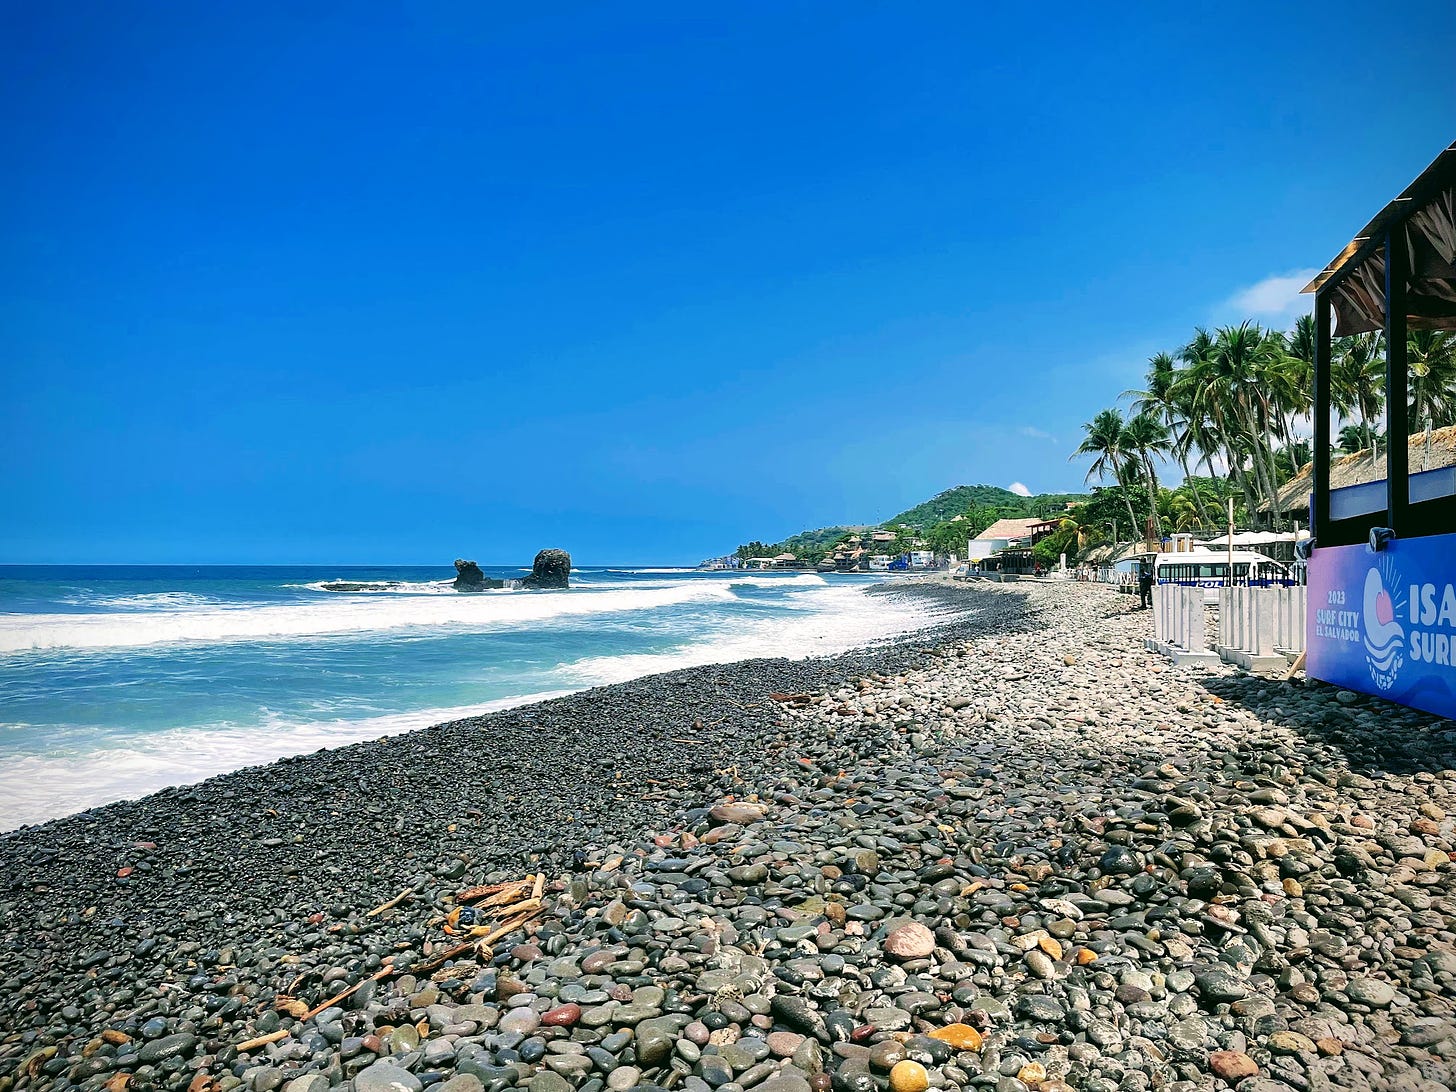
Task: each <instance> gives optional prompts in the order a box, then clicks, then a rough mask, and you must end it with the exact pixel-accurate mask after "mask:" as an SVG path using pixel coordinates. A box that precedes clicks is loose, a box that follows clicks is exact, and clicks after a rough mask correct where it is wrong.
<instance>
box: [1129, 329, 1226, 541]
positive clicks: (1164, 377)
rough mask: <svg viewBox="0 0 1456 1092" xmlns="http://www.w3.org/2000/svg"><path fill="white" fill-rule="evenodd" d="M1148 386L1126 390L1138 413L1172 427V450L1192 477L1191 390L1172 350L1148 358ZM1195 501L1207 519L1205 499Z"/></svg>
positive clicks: (1185, 474) (1186, 476)
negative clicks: (1181, 380)
mask: <svg viewBox="0 0 1456 1092" xmlns="http://www.w3.org/2000/svg"><path fill="white" fill-rule="evenodd" d="M1146 382H1147V388H1146V389H1145V390H1140V391H1124V392H1123V393H1124V394H1126V395H1132V396H1133V404H1132V408H1133V410H1134V411H1135V412H1137V413H1151V414H1153V415H1154V416H1155V417H1157V418H1158V419H1160V420H1161V421H1162V422H1163V423H1164V424H1166V425H1167V426H1168V429H1169V432H1170V440H1171V443H1170V450H1171V451H1172V453H1173V454H1174V456H1175V457H1176V458H1177V459H1178V465H1179V466H1181V467H1182V468H1183V480H1184V481H1187V480H1188V479H1189V477H1191V476H1192V471H1191V470H1189V468H1188V456H1189V454H1190V452H1191V451H1192V450H1193V447H1194V442H1195V437H1196V436H1197V430H1196V429H1195V428H1194V426H1193V423H1192V421H1190V420H1189V417H1190V407H1189V405H1188V397H1187V391H1186V389H1185V388H1183V387H1182V386H1180V384H1179V382H1178V362H1177V361H1176V360H1174V359H1173V357H1172V355H1171V354H1169V353H1157V354H1155V355H1153V356H1151V357H1149V358H1148V377H1147V380H1146ZM1193 503H1194V505H1195V506H1196V508H1197V510H1198V518H1199V520H1200V521H1201V522H1206V521H1207V513H1206V512H1204V510H1203V498H1202V497H1200V496H1199V495H1198V494H1197V493H1196V492H1195V493H1194V494H1193Z"/></svg>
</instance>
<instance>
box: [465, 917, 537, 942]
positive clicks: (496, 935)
mask: <svg viewBox="0 0 1456 1092" xmlns="http://www.w3.org/2000/svg"><path fill="white" fill-rule="evenodd" d="M540 913H541V908H540V907H537V908H536V909H535V910H531V911H529V912H527V913H525V914H522V915H521V916H520V917H517V918H512V919H511V920H510V921H508V922H506V923H505V924H504V925H502V926H500V927H499V928H498V929H493V930H492V931H491V932H489V933H487V934H486V935H485V936H483V937H481V938H480V939H479V940H477V941H474V944H475V946H476V947H477V948H488V947H490V946H491V945H492V944H494V943H495V942H496V941H498V940H500V938H501V937H504V936H509V935H510V934H511V933H514V932H515V931H516V930H517V929H519V928H521V927H522V926H523V925H525V924H526V922H528V921H530V920H531V919H532V918H534V917H537V916H539V915H540Z"/></svg>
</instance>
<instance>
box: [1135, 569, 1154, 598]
mask: <svg viewBox="0 0 1456 1092" xmlns="http://www.w3.org/2000/svg"><path fill="white" fill-rule="evenodd" d="M1138 598H1139V605H1138V609H1139V610H1147V609H1148V608H1149V607H1151V606H1152V605H1153V566H1152V565H1151V564H1150V563H1149V562H1146V561H1144V562H1143V563H1142V564H1141V565H1139V566H1138Z"/></svg>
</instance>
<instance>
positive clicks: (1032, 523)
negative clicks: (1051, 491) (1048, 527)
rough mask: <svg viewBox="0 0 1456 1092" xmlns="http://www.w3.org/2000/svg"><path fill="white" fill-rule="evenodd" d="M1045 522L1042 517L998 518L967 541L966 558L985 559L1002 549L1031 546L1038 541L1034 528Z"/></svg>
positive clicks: (972, 559)
mask: <svg viewBox="0 0 1456 1092" xmlns="http://www.w3.org/2000/svg"><path fill="white" fill-rule="evenodd" d="M1045 523H1046V520H1042V519H998V520H997V521H996V522H995V523H993V524H991V526H989V527H987V528H986V529H985V530H984V531H982V532H981V533H980V534H979V535H977V536H976V537H975V538H973V539H971V540H969V541H968V542H967V543H966V559H967V560H968V561H984V560H985V559H986V558H988V557H990V556H991V555H992V554H997V553H1000V552H1001V551H1002V550H1008V549H1012V548H1015V547H1020V546H1030V545H1032V543H1033V542H1035V541H1036V538H1035V537H1034V535H1033V528H1035V527H1040V526H1043V525H1044V524H1045Z"/></svg>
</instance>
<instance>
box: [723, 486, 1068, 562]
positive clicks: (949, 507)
mask: <svg viewBox="0 0 1456 1092" xmlns="http://www.w3.org/2000/svg"><path fill="white" fill-rule="evenodd" d="M1087 499H1088V498H1087V495H1086V494H1084V493H1039V494H1037V495H1035V496H1031V497H1023V496H1021V495H1019V494H1017V493H1013V492H1011V490H1009V489H1002V488H1001V487H1000V486H999V485H958V486H956V487H955V488H953V489H947V490H945V492H943V493H937V494H936V495H935V496H933V497H931V498H930V499H929V500H928V501H925V502H923V503H921V504H917V505H916V506H915V507H914V508H908V509H906V510H905V511H903V512H901V513H900V514H899V515H897V516H893V517H891V518H890V519H887V520H884V521H883V522H881V523H873V524H861V525H859V526H853V527H851V526H837V527H819V528H816V529H814V530H810V531H800V532H799V533H798V534H796V535H790V536H789V537H788V538H786V539H784V540H783V541H782V542H775V543H773V544H772V545H765V544H764V543H762V542H757V541H755V542H752V543H750V544H749V545H748V546H740V547H739V554H740V556H743V557H750V556H752V557H765V556H767V557H772V556H773V555H775V554H780V553H785V552H787V553H791V554H795V555H797V556H798V557H802V558H808V559H810V560H817V559H818V558H820V557H823V556H824V555H825V554H826V553H828V552H829V548H830V547H831V546H833V545H834V543H836V542H838V541H839V540H840V539H841V538H843V537H844V536H845V535H849V534H853V533H855V532H857V531H864V530H866V529H868V528H870V527H885V528H898V527H911V528H914V529H915V530H916V531H917V532H921V533H924V534H927V535H928V534H929V533H930V532H931V530H932V529H934V528H937V526H938V525H943V524H946V523H947V522H948V521H949V520H953V519H955V517H956V516H964V515H968V514H970V515H971V516H972V518H971V522H970V523H969V524H968V523H964V522H958V523H956V524H955V525H954V526H953V527H949V526H942V527H940V528H939V531H938V532H937V534H936V535H934V536H933V538H934V539H935V544H936V546H937V548H940V547H939V540H940V539H941V538H945V539H946V540H947V541H950V540H959V541H961V542H962V543H964V539H965V537H966V531H967V530H970V531H971V532H972V533H974V532H975V531H976V530H980V529H981V528H982V527H984V526H986V525H987V524H989V523H990V522H991V521H993V520H995V519H999V518H1001V517H1013V518H1014V517H1029V516H1050V515H1053V514H1055V513H1057V512H1061V511H1063V510H1064V509H1065V508H1066V506H1067V502H1068V501H1083V500H1087ZM941 532H943V533H941ZM905 537H906V538H907V540H908V538H909V537H910V536H909V535H908V533H907V535H906V536H905ZM907 548H908V547H907Z"/></svg>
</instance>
